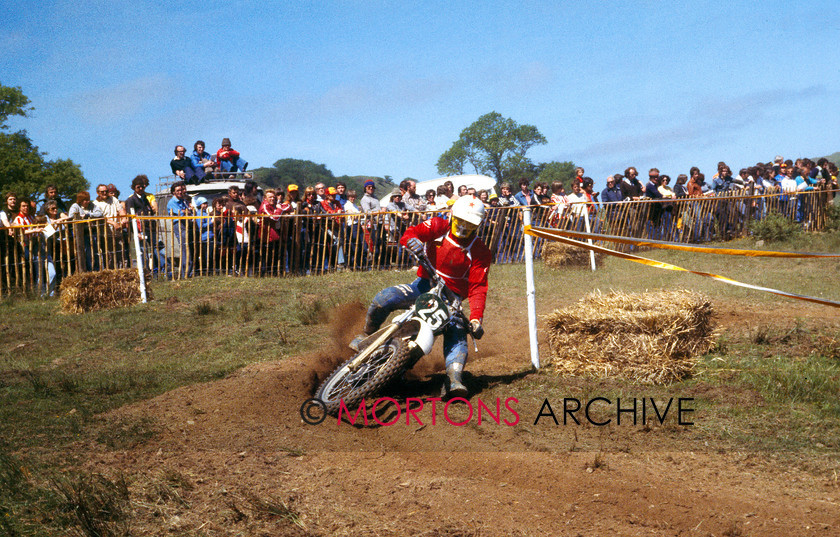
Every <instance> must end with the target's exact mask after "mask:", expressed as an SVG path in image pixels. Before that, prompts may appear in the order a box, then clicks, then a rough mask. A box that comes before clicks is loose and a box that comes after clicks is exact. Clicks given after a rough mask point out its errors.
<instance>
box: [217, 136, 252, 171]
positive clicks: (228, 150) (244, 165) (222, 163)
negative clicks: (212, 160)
mask: <svg viewBox="0 0 840 537" xmlns="http://www.w3.org/2000/svg"><path fill="white" fill-rule="evenodd" d="M216 164H217V166H218V167H219V171H221V172H224V173H237V172H244V171H245V170H247V169H248V162H247V161H246V160H245V159H243V158H242V156H241V155H240V154H239V151H237V150H235V149H233V148H232V147H231V144H230V138H223V139H222V147H221V148H219V150H218V151H216Z"/></svg>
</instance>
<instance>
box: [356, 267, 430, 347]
mask: <svg viewBox="0 0 840 537" xmlns="http://www.w3.org/2000/svg"><path fill="white" fill-rule="evenodd" d="M430 288H431V285H430V282H429V280H425V279H423V278H417V279H416V280H414V281H413V282H411V283H410V284H408V283H404V284H400V285H395V286H394V287H388V288H386V289H383V290H381V291H379V293H377V295H376V296H375V297H373V302H371V304H370V307H369V308H368V312H367V318H366V319H365V335H370V334H373V333H374V332H376V331H377V330H379V327H380V326H382V323H384V322H385V319H387V318H388V315H390V314H391V312H393V311H395V310H404V309H408V308H410V307H411V305H412V304H413V303H414V301H415V300H417V297H418V296H420V295H421V294H422V293H425V292H427V291H428V290H429V289H430Z"/></svg>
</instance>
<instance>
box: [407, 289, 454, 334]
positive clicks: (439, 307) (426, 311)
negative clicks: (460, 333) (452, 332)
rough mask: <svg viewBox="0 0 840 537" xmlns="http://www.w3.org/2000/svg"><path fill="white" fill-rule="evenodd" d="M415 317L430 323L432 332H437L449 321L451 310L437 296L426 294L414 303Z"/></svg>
mask: <svg viewBox="0 0 840 537" xmlns="http://www.w3.org/2000/svg"><path fill="white" fill-rule="evenodd" d="M414 305H415V307H416V310H415V315H416V316H417V317H418V318H420V319H421V320H423V321H425V322H426V323H428V325H429V326H430V327H431V328H432V330H437V329H439V328H440V327H442V326H443V325H444V324H446V321H448V320H449V310H448V309H447V308H446V304H445V303H444V302H443V300H441V298H440V297H439V296H437V295H433V294H431V293H424V294H422V295H420V296H418V297H417V301H416V302H415V303H414Z"/></svg>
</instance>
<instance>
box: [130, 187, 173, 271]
mask: <svg viewBox="0 0 840 537" xmlns="http://www.w3.org/2000/svg"><path fill="white" fill-rule="evenodd" d="M148 183H149V178H148V177H146V176H145V175H138V176H137V177H135V178H134V179H133V180H132V181H131V190H133V191H134V193H133V194H132V195H131V196H129V197H128V198H126V200H125V209H126V212H127V213H129V214H131V211H132V210H133V211H134V214H135V215H137V216H155V211H154V209H152V204H151V202H150V201H149V198H148V197H147V196H146V185H147V184H148ZM135 223H136V224H135V225H136V226H137V230H138V231H139V232H140V254H141V259H142V264H143V265H144V266H145V265H146V263H147V262H149V261H150V262H151V265H152V267H151V268H152V273H153V274H158V272H159V271H160V270H164V269H165V267H166V256H165V255H164V252H163V251H161V250H159V249H158V234H157V222H156V221H155V220H145V219H142V220H135ZM150 258H151V259H150Z"/></svg>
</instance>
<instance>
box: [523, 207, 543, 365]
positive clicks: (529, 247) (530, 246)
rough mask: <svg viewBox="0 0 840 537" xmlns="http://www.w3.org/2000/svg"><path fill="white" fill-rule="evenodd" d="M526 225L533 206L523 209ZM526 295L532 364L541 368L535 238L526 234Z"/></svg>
mask: <svg viewBox="0 0 840 537" xmlns="http://www.w3.org/2000/svg"><path fill="white" fill-rule="evenodd" d="M522 221H523V223H524V225H526V226H530V225H531V208H530V207H525V208H524V209H523V210H522ZM524 240H525V295H526V297H527V301H528V337H529V339H530V341H531V365H533V366H534V368H535V369H539V368H540V349H539V346H538V345H537V303H536V295H537V292H536V290H535V289H534V240H533V238H532V237H531V236H530V235H528V234H527V233H526V234H525V237H524Z"/></svg>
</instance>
